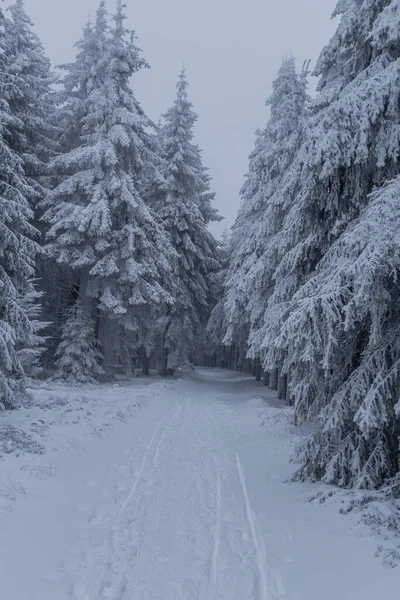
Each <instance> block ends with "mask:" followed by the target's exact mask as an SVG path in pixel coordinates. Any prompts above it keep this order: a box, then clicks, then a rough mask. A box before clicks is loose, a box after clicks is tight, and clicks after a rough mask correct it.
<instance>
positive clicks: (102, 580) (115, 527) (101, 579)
mask: <svg viewBox="0 0 400 600" xmlns="http://www.w3.org/2000/svg"><path fill="white" fill-rule="evenodd" d="M183 405H184V400H182V401H181V402H180V403H179V405H178V407H177V408H175V409H174V408H173V409H172V410H169V411H167V412H166V414H164V415H163V417H162V418H161V419H160V421H159V422H158V423H157V425H156V427H155V428H154V431H153V435H152V437H151V439H150V441H149V443H148V445H147V448H146V451H145V453H144V456H143V459H142V463H141V466H140V469H139V473H138V475H137V477H136V479H135V481H134V483H133V485H132V487H131V489H130V491H129V494H128V495H127V497H126V498H125V500H124V501H123V502H122V503H121V504H120V506H119V508H118V510H117V511H116V513H115V514H114V517H113V518H112V519H111V523H112V526H111V529H110V533H109V539H108V544H107V545H108V551H107V552H106V555H103V559H102V563H103V564H101V565H99V564H97V573H96V576H94V577H93V575H94V574H93V575H92V578H91V579H92V582H91V583H90V584H89V588H87V589H86V590H85V591H83V590H82V591H79V590H78V589H76V588H75V586H74V588H75V589H74V590H73V592H72V593H74V595H75V597H76V598H79V600H80V599H82V600H92V599H93V600H94V599H95V600H98V598H99V597H107V598H113V599H114V600H117V599H118V600H121V599H122V598H123V597H126V592H127V591H128V589H127V588H128V587H129V584H128V582H127V579H126V576H125V573H124V572H121V573H120V577H119V578H117V581H111V582H110V581H109V577H107V576H105V572H109V571H110V570H113V567H114V565H115V561H116V559H117V549H118V548H117V547H116V546H115V543H114V541H113V538H114V536H116V537H118V533H119V530H120V527H121V525H120V520H121V518H122V517H123V515H124V513H125V511H126V509H127V508H128V505H129V503H130V501H131V500H132V498H133V496H134V494H135V492H136V490H137V488H138V485H139V483H140V481H141V479H142V477H143V474H144V472H145V469H146V466H147V465H148V463H149V465H153V466H154V465H155V461H156V456H158V454H159V450H160V447H161V443H162V441H163V439H164V436H165V434H166V432H167V431H168V429H169V428H170V426H171V424H172V422H173V420H174V418H175V417H176V415H177V414H178V412H179V410H180V409H181V408H182V406H183ZM165 423H166V425H165ZM163 425H165V427H164V429H162V428H163ZM160 431H161V435H160V437H159V438H158V441H156V440H157V435H159V434H160ZM151 455H152V457H153V458H152V460H150V456H151ZM150 468H151V467H150ZM112 579H114V578H112ZM95 588H96V589H95ZM123 594H124V596H123Z"/></svg>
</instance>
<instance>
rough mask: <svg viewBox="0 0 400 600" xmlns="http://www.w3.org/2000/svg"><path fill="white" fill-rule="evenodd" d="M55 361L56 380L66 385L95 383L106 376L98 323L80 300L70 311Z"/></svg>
mask: <svg viewBox="0 0 400 600" xmlns="http://www.w3.org/2000/svg"><path fill="white" fill-rule="evenodd" d="M56 358H57V362H56V366H57V377H58V378H59V379H62V380H64V381H65V382H66V383H70V384H76V383H81V384H82V383H96V381H98V379H99V378H100V377H101V376H102V375H104V371H103V369H102V367H101V366H100V363H101V362H102V359H103V357H102V355H101V353H100V352H99V350H98V347H97V337H96V323H95V321H94V319H93V318H92V317H91V315H90V312H89V311H87V310H86V309H85V307H84V305H83V302H82V301H81V300H80V299H79V300H78V301H77V302H76V303H75V305H74V306H72V307H71V308H70V309H69V315H68V319H67V321H66V323H65V325H64V327H63V330H62V341H61V343H60V345H59V347H58V349H57V353H56Z"/></svg>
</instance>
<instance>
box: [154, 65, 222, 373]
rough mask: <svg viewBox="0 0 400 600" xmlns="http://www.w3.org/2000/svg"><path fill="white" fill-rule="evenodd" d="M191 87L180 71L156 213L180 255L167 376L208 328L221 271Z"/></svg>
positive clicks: (164, 330)
mask: <svg viewBox="0 0 400 600" xmlns="http://www.w3.org/2000/svg"><path fill="white" fill-rule="evenodd" d="M187 88H188V82H187V78H186V74H185V70H182V72H181V74H180V76H179V81H178V84H177V94H176V99H175V102H174V104H173V106H172V107H171V108H170V109H169V110H168V111H167V113H166V114H165V117H164V118H165V125H164V128H163V132H162V138H163V140H164V152H165V159H166V166H165V173H164V175H165V179H166V185H165V193H164V196H163V197H162V198H161V200H160V201H159V203H158V206H157V209H158V213H159V215H160V216H161V218H162V219H163V223H164V227H165V229H166V230H167V232H168V233H169V236H170V238H171V241H172V244H173V247H174V249H175V250H176V252H177V254H178V273H177V275H176V287H177V290H176V297H175V303H174V305H173V306H171V308H170V310H169V311H168V313H167V315H166V316H165V317H164V318H163V319H162V321H161V322H160V327H161V354H162V357H161V367H160V372H161V373H163V374H165V373H166V371H167V369H168V368H175V367H177V366H181V365H184V364H185V363H187V362H188V361H189V360H190V355H191V353H193V352H194V350H195V339H196V335H197V334H200V332H201V331H202V328H204V327H205V324H206V319H207V317H208V314H209V311H210V307H212V303H213V302H214V298H215V297H216V293H217V290H216V287H215V286H216V282H215V273H217V272H218V270H219V268H220V265H219V262H218V258H217V255H218V249H217V243H216V240H215V239H214V237H213V236H212V235H211V233H210V232H209V231H208V230H207V225H208V223H209V222H210V221H211V220H217V219H218V218H219V217H218V216H217V213H216V211H215V209H213V207H212V205H211V201H212V199H213V194H212V193H211V192H210V178H209V176H208V173H207V171H206V169H205V168H204V167H203V165H202V162H201V156H200V151H199V148H198V147H197V146H196V145H195V144H194V143H193V127H194V125H195V123H196V121H197V118H198V117H197V115H196V114H195V112H194V111H193V106H192V104H191V102H190V101H189V100H188V93H187ZM213 278H214V279H213Z"/></svg>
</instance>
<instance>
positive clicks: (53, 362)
mask: <svg viewBox="0 0 400 600" xmlns="http://www.w3.org/2000/svg"><path fill="white" fill-rule="evenodd" d="M125 21H126V14H125V5H124V4H123V2H122V1H121V0H118V1H117V6H116V12H115V14H114V15H111V16H110V15H109V14H108V13H107V9H106V4H105V2H104V1H102V2H100V6H99V9H98V11H97V15H96V18H95V20H94V22H88V23H87V24H86V25H85V27H84V29H83V33H82V37H81V39H80V40H79V41H78V42H77V44H76V57H75V60H74V61H73V62H71V63H70V64H66V65H63V66H62V67H61V69H60V70H59V72H58V73H57V74H54V71H53V70H52V67H51V64H50V62H49V60H48V58H47V57H46V55H45V52H44V49H43V46H42V44H41V42H40V40H39V38H38V36H37V35H36V34H35V32H34V30H33V25H32V22H31V20H30V18H29V17H28V16H27V14H26V11H25V7H24V3H23V1H22V0H16V2H15V4H14V5H12V6H11V7H10V8H9V9H7V11H2V12H1V14H0V62H1V65H0V153H1V157H0V398H1V406H2V407H3V408H12V407H14V406H16V405H17V404H18V402H19V400H20V399H21V397H22V396H23V395H24V392H25V382H26V376H27V375H34V374H35V373H37V371H38V369H43V368H44V369H45V372H46V373H51V374H54V375H55V377H57V378H59V379H62V380H64V381H66V382H70V383H76V382H80V383H86V382H95V381H98V380H99V379H102V378H106V377H110V376H113V374H115V373H116V372H117V371H124V372H132V371H133V369H134V367H135V366H136V365H137V364H138V363H139V364H141V365H142V368H143V370H144V372H145V373H147V372H148V370H149V368H150V366H152V367H155V368H157V369H158V371H159V372H160V374H161V375H167V374H168V373H171V372H172V371H173V369H175V368H176V367H178V366H184V365H185V364H188V363H189V362H190V361H192V360H193V357H194V356H195V352H196V350H197V348H198V346H199V340H201V338H202V331H203V330H204V326H205V323H206V320H207V318H208V315H209V312H210V309H211V308H212V306H213V305H214V304H215V302H216V299H217V296H218V294H219V290H220V288H219V276H218V274H219V271H220V268H221V267H220V262H219V254H220V251H219V247H218V244H217V242H216V240H215V239H214V237H213V236H212V235H211V233H210V232H209V230H208V225H209V223H210V222H212V221H217V220H219V219H220V217H219V215H218V213H217V211H216V209H215V208H214V207H213V200H214V194H213V192H212V190H211V179H210V175H209V173H208V170H207V169H206V168H205V167H204V165H203V161H202V156H201V150H200V149H199V147H198V146H197V144H196V143H195V141H194V138H193V128H194V125H195V123H196V120H197V115H196V113H195V112H194V110H193V106H192V104H191V102H190V101H189V99H188V82H187V78H186V74H185V71H184V70H183V71H182V73H181V74H180V77H179V82H178V86H177V93H176V99H175V102H174V104H173V106H172V108H170V109H169V110H168V111H167V112H166V113H165V115H164V116H163V119H162V122H161V123H160V124H159V125H158V126H156V125H155V124H154V123H153V122H152V121H151V120H150V119H149V117H148V116H147V115H146V113H145V111H144V110H143V108H142V106H141V105H140V103H139V102H138V100H137V98H136V96H135V94H134V91H133V88H132V85H134V81H135V74H136V73H137V72H138V71H140V70H141V69H143V68H146V67H148V65H147V63H146V61H145V60H144V58H143V57H142V55H141V52H140V50H139V49H138V47H137V45H136V38H135V34H134V32H133V31H131V30H129V29H128V28H127V27H126V25H125Z"/></svg>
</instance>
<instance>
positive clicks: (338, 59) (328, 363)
mask: <svg viewBox="0 0 400 600" xmlns="http://www.w3.org/2000/svg"><path fill="white" fill-rule="evenodd" d="M398 5H399V3H398V2H397V1H396V2H386V1H381V2H372V1H369V0H368V1H367V0H348V1H347V2H339V3H338V6H337V9H336V13H335V14H336V15H340V16H341V21H340V24H339V27H338V30H337V32H336V34H335V35H334V37H333V38H332V40H331V42H330V44H329V45H328V46H327V47H326V48H325V49H324V51H323V52H322V54H321V57H320V59H319V62H318V65H317V69H316V74H318V75H320V77H321V79H320V84H319V95H318V97H317V99H316V101H315V103H314V106H313V110H312V113H313V114H312V117H311V123H310V132H309V135H308V139H307V141H306V143H305V144H304V147H303V149H302V152H301V161H302V163H303V167H302V170H301V174H300V178H299V179H300V193H299V194H298V196H297V197H296V201H295V202H294V204H293V207H292V209H291V211H290V213H289V215H288V218H287V223H286V228H285V231H284V234H283V235H282V236H281V243H282V254H283V255H284V257H283V259H282V261H281V264H280V265H279V267H278V269H277V270H276V287H275V291H274V298H273V300H272V301H270V305H269V306H270V307H271V306H272V305H273V303H274V306H275V308H276V307H281V315H283V318H282V319H281V326H280V332H279V335H278V336H275V338H274V339H273V338H272V336H271V335H269V336H267V339H265V340H264V343H265V344H268V345H270V346H271V347H272V348H274V349H275V350H274V351H275V352H277V353H281V355H283V356H284V357H285V363H284V370H285V371H286V372H288V373H290V378H291V392H292V394H293V396H294V399H295V402H296V411H297V413H298V414H299V416H300V417H302V418H313V417H318V418H319V420H320V428H319V429H318V431H317V432H316V433H315V434H314V435H312V436H311V438H310V439H309V440H308V442H307V444H306V446H305V448H304V452H303V455H302V457H303V461H304V467H303V468H302V469H301V471H300V473H299V476H300V477H318V478H323V479H324V480H325V481H327V482H329V483H337V484H339V485H343V486H345V485H356V486H359V487H367V488H374V487H377V486H380V485H382V483H384V482H385V480H387V479H388V478H390V477H391V476H393V475H395V474H396V473H397V471H398V459H399V451H398V447H399V446H398V442H399V430H398V420H397V418H396V412H395V405H396V403H397V390H398V389H399V380H398V378H397V375H396V373H397V360H398V354H397V345H396V343H395V342H394V339H395V337H396V333H395V332H396V327H397V324H398V317H397V312H398V311H397V307H396V303H397V300H396V298H397V293H398V290H397V278H398V267H397V263H396V259H395V257H396V253H397V250H396V242H395V240H394V238H388V239H385V238H386V236H387V234H388V231H387V230H385V229H384V228H385V227H388V220H387V219H388V214H389V213H390V212H391V211H392V210H393V214H392V216H391V218H392V219H393V221H394V222H396V219H397V210H396V209H395V205H394V202H393V198H394V197H395V194H396V190H397V185H398V184H397V180H396V179H395V180H394V181H393V182H392V183H389V184H387V185H385V181H386V180H389V179H391V178H393V177H395V176H396V175H397V174H398V172H399V141H398V131H399V124H400V112H399V106H400V105H399V91H400V88H399V85H398V59H399V58H400V54H399V53H400V44H399V34H398V31H399V30H398V27H397V26H398V14H399V13H398ZM371 193H372V195H371ZM378 217H379V218H378ZM376 220H378V223H376ZM389 220H390V217H389ZM379 227H382V228H383V229H382V231H378V229H379ZM389 231H391V227H390V229H389ZM374 236H375V237H374ZM288 281H290V284H288ZM266 319H269V316H268V315H267V313H266ZM270 331H271V330H270Z"/></svg>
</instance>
